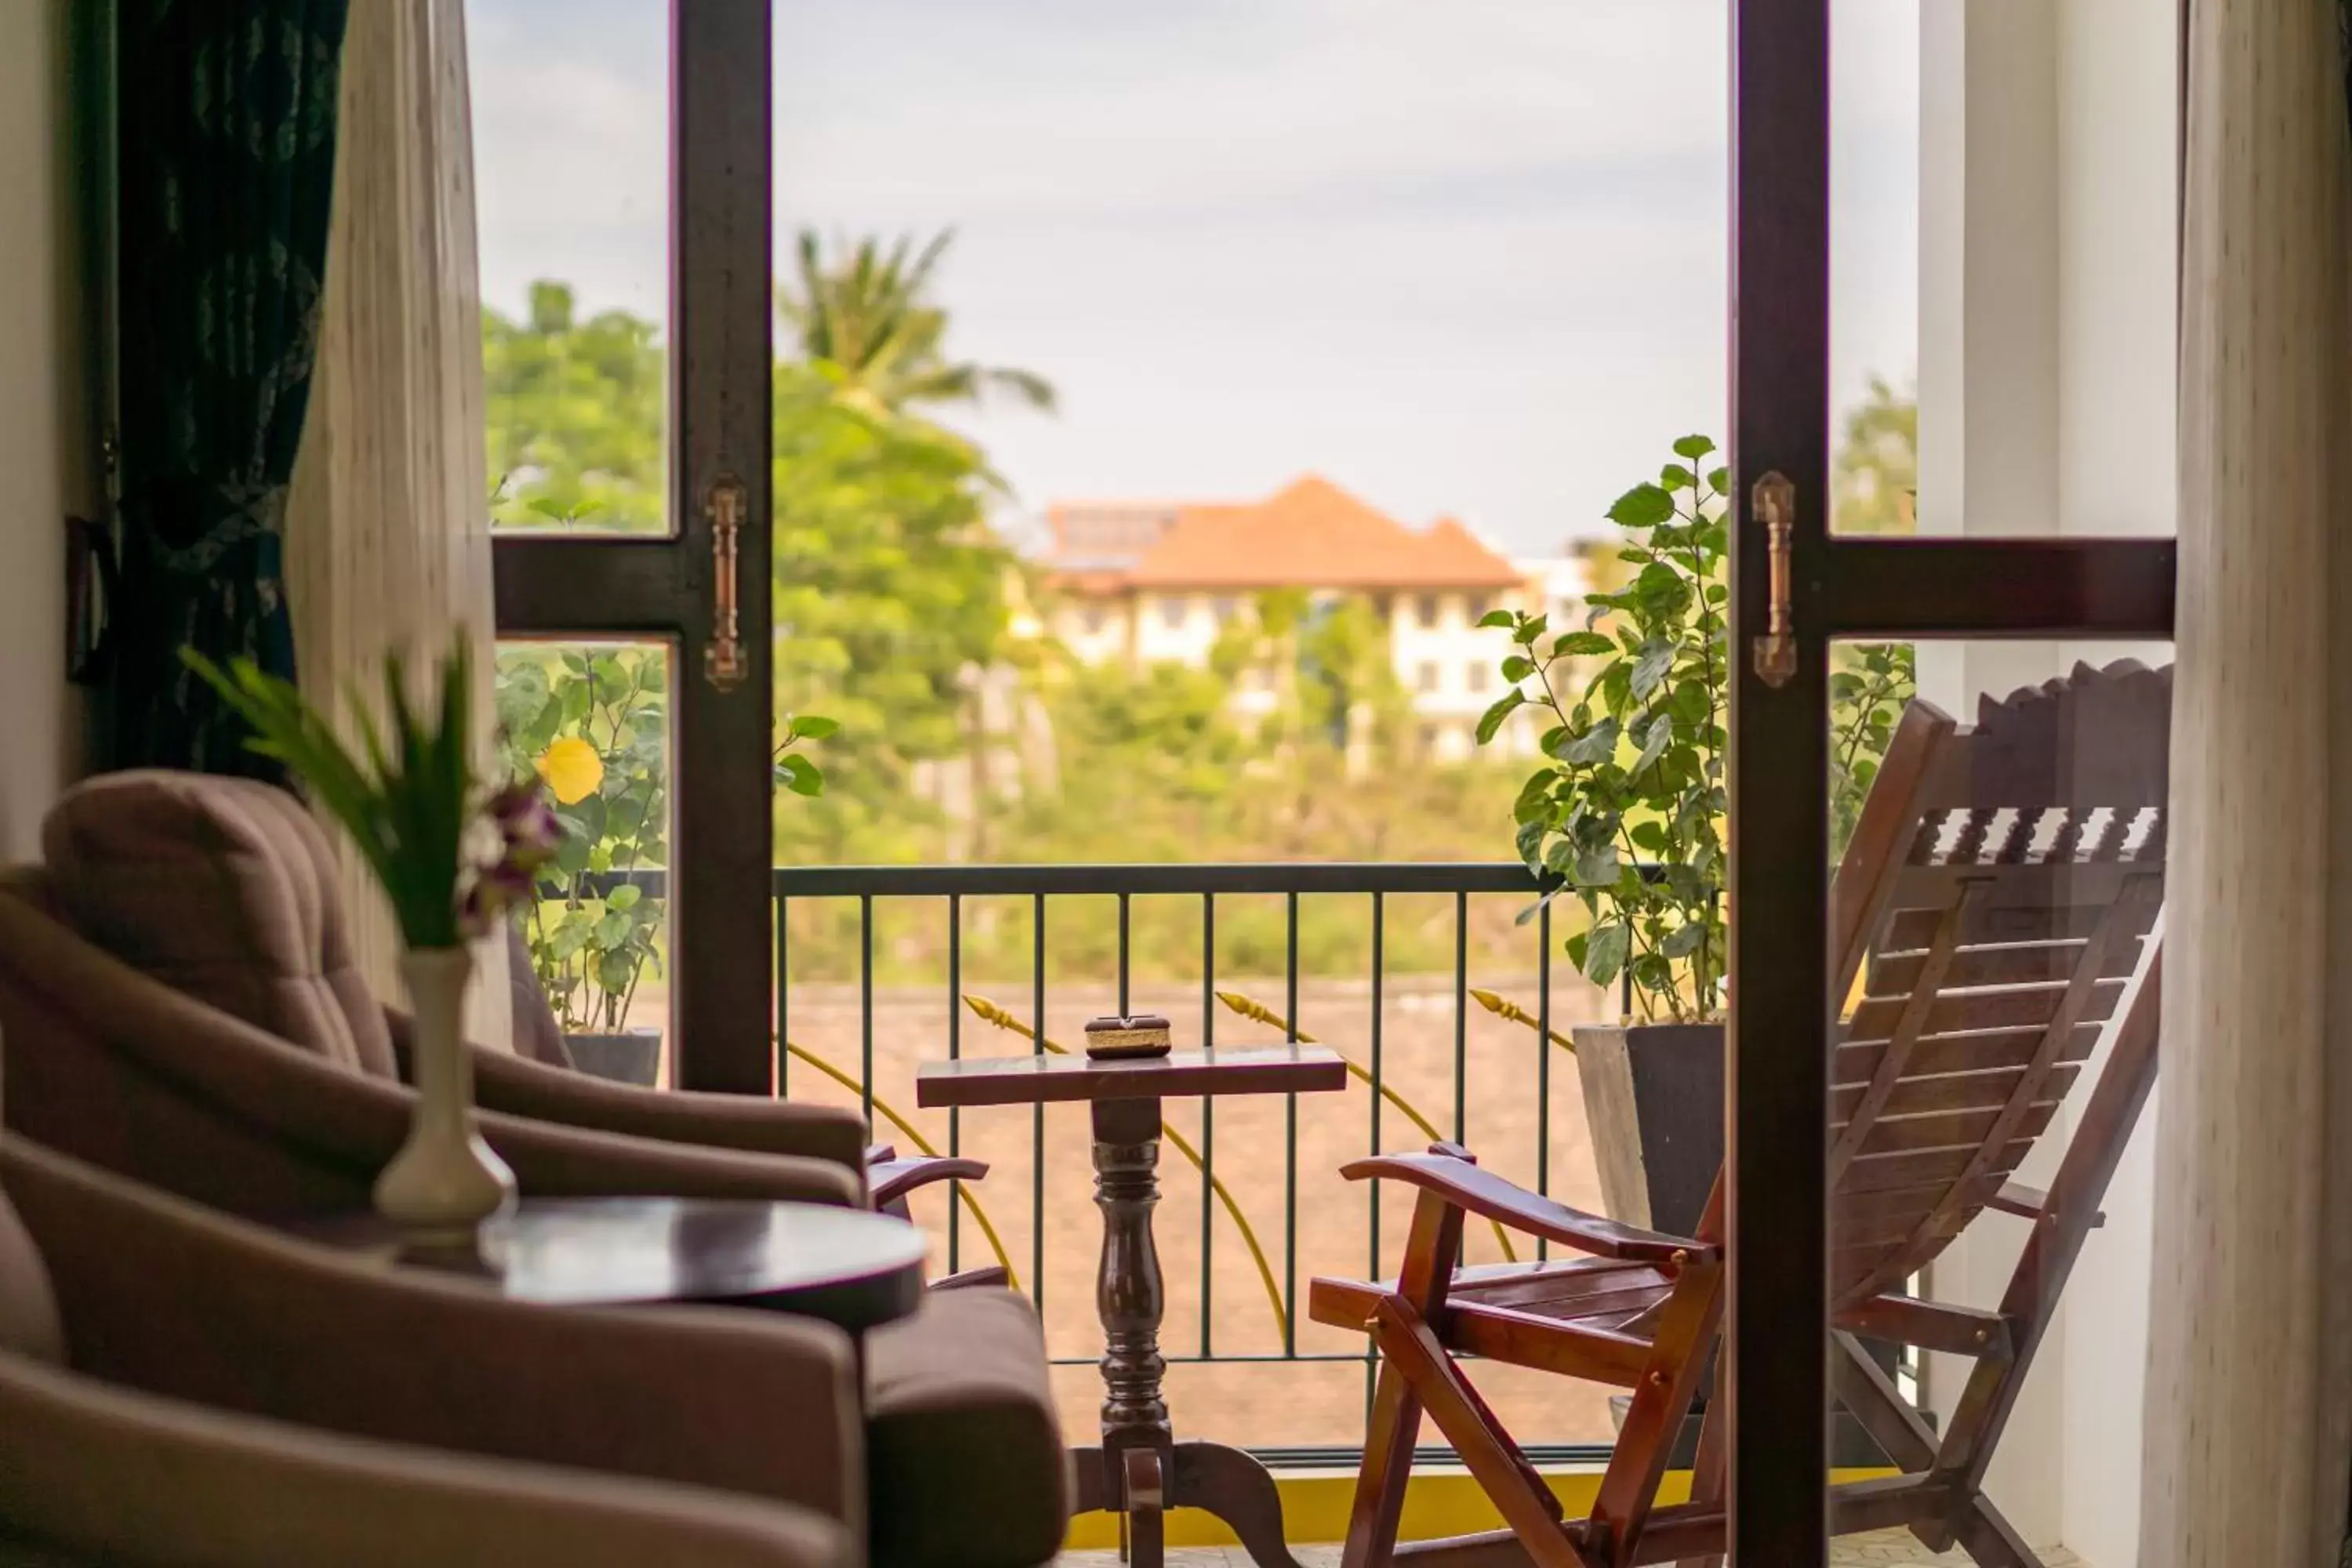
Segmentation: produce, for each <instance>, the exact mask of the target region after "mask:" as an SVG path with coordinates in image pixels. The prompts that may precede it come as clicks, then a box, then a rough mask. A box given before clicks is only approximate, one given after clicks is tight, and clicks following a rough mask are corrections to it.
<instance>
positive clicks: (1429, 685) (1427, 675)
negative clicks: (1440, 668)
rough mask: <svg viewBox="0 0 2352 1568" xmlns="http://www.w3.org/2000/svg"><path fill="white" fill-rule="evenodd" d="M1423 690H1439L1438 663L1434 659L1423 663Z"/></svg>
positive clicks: (1424, 660)
mask: <svg viewBox="0 0 2352 1568" xmlns="http://www.w3.org/2000/svg"><path fill="white" fill-rule="evenodd" d="M1421 689H1423V691H1434V690H1436V689H1437V661H1436V660H1435V659H1433V658H1425V659H1423V660H1422V661H1421Z"/></svg>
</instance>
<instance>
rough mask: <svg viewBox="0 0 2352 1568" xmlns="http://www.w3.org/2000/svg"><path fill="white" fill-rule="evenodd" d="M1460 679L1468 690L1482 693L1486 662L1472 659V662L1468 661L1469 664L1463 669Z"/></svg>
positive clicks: (1484, 683) (1484, 686) (1484, 685)
mask: <svg viewBox="0 0 2352 1568" xmlns="http://www.w3.org/2000/svg"><path fill="white" fill-rule="evenodd" d="M1462 679H1463V681H1464V683H1465V685H1466V686H1467V687H1468V688H1469V689H1471V690H1472V691H1484V690H1486V661H1485V660H1484V659H1476V658H1474V659H1472V660H1471V661H1470V663H1469V666H1468V668H1465V670H1464V671H1463V675H1462Z"/></svg>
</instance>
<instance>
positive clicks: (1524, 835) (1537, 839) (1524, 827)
mask: <svg viewBox="0 0 2352 1568" xmlns="http://www.w3.org/2000/svg"><path fill="white" fill-rule="evenodd" d="M1546 831H1547V829H1546V828H1545V826H1544V825H1543V823H1542V821H1541V820H1538V821H1534V822H1522V823H1521V824H1519V830H1518V832H1517V834H1515V835H1514V836H1513V842H1514V843H1515V844H1516V845H1517V848H1518V851H1519V863H1520V864H1521V865H1523V866H1525V867H1526V868H1528V870H1530V871H1540V870H1542V869H1543V841H1544V834H1545V832H1546Z"/></svg>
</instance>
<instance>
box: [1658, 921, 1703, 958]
mask: <svg viewBox="0 0 2352 1568" xmlns="http://www.w3.org/2000/svg"><path fill="white" fill-rule="evenodd" d="M1705 943H1706V926H1704V925H1702V924H1700V923H1698V922H1697V921H1692V922H1691V923H1689V924H1687V925H1682V926H1677V927H1675V929H1674V930H1673V931H1668V932H1667V933H1666V940H1665V941H1664V942H1660V943H1659V944H1658V952H1660V953H1661V954H1663V955H1664V956H1665V957H1667V958H1688V957H1689V956H1690V955H1691V954H1692V953H1694V952H1697V951H1698V950H1699V948H1700V947H1701V946H1702V945H1704V944H1705Z"/></svg>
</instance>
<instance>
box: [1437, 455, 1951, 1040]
mask: <svg viewBox="0 0 2352 1568" xmlns="http://www.w3.org/2000/svg"><path fill="white" fill-rule="evenodd" d="M1714 451H1715V443H1714V442H1713V441H1711V440H1709V439H1708V438H1707V437H1704V436H1686V437H1683V438H1682V439H1681V440H1679V441H1676V442H1675V444H1674V453H1675V459H1676V460H1675V461H1674V462H1670V463H1668V464H1666V465H1665V466H1664V468H1660V469H1659V471H1658V478H1657V479H1656V480H1655V481H1654V482H1651V483H1645V484H1640V485H1636V486H1634V487H1633V489H1630V490H1628V491H1626V492H1625V493H1624V494H1623V495H1622V496H1620V497H1619V498H1618V499H1617V501H1616V504H1615V505H1613V506H1612V507H1611V508H1610V509H1609V517H1610V521H1612V522H1614V523H1616V524H1617V526H1618V527H1619V528H1620V529H1622V531H1624V535H1625V542H1624V543H1623V545H1622V546H1621V547H1620V548H1619V550H1618V552H1617V560H1618V563H1619V564H1620V565H1622V567H1623V568H1625V569H1626V577H1625V580H1624V582H1623V584H1622V586H1619V587H1617V588H1615V589H1614V590H1612V591H1610V592H1603V593H1596V594H1593V595H1590V596H1589V597H1588V598H1587V600H1586V604H1587V605H1588V606H1589V609H1588V614H1587V616H1586V620H1585V625H1584V626H1582V627H1581V628H1580V629H1571V630H1567V631H1559V632H1555V631H1553V629H1552V628H1551V627H1550V626H1549V625H1548V624H1547V622H1546V619H1545V617H1544V616H1539V615H1534V616H1531V615H1528V614H1527V613H1525V612H1523V611H1508V610H1497V611H1496V612H1495V613H1494V614H1492V615H1489V616H1486V619H1485V621H1483V622H1482V623H1481V624H1482V625H1485V626H1503V627H1507V628H1508V630H1509V631H1510V634H1511V641H1512V643H1513V645H1514V646H1513V649H1512V652H1511V653H1510V655H1509V656H1508V657H1507V658H1505V659H1504V660H1503V677H1504V679H1506V680H1508V681H1509V682H1510V683H1511V687H1510V689H1509V690H1507V691H1506V692H1505V693H1504V694H1503V696H1502V698H1501V700H1498V701H1497V702H1496V703H1495V704H1494V706H1493V707H1491V708H1489V709H1488V710H1486V714H1485V716H1484V717H1483V718H1481V719H1480V720H1479V722H1478V731H1477V734H1478V741H1479V743H1480V744H1482V745H1484V744H1486V743H1488V742H1491V741H1493V740H1494V738H1495V737H1496V735H1497V734H1499V733H1500V732H1501V730H1502V727H1503V725H1504V724H1505V723H1506V722H1507V721H1509V720H1510V718H1511V716H1512V715H1513V714H1514V713H1515V712H1516V711H1517V710H1519V709H1521V708H1525V707H1533V708H1537V709H1538V710H1541V711H1542V713H1543V715H1544V717H1546V718H1547V719H1549V721H1550V722H1549V725H1548V727H1547V728H1546V729H1545V731H1544V732H1543V737H1542V740H1541V742H1540V749H1541V751H1542V752H1543V757H1544V761H1543V763H1542V764H1541V765H1540V766H1539V767H1538V769H1537V770H1536V771H1535V773H1532V774H1530V775H1529V776H1528V781H1527V783H1526V784H1525V786H1524V787H1522V788H1521V790H1520V791H1519V795H1518V800H1517V805H1516V806H1515V807H1514V812H1513V815H1514V816H1515V818H1516V819H1517V823H1518V836H1517V842H1518V851H1519V857H1520V858H1521V859H1522V860H1524V861H1526V863H1527V864H1528V868H1530V869H1531V870H1534V871H1535V872H1537V873H1538V875H1545V874H1549V875H1550V876H1553V877H1556V878H1558V879H1559V887H1558V888H1557V889H1554V890H1553V891H1552V892H1549V893H1547V894H1546V895H1545V896H1544V900H1543V902H1549V900H1551V899H1554V898H1557V897H1559V895H1560V894H1562V893H1567V894H1571V895H1573V896H1574V897H1575V898H1576V900H1578V901H1579V902H1580V903H1581V904H1582V905H1583V906H1584V910H1585V914H1586V920H1587V923H1586V926H1585V929H1584V930H1583V931H1578V932H1577V933H1575V934H1574V935H1572V936H1570V938H1569V939H1568V952H1569V957H1570V961H1571V962H1573V963H1575V965H1576V967H1577V968H1578V969H1579V970H1580V971H1582V972H1583V973H1584V974H1585V976H1586V977H1587V978H1588V979H1590V980H1591V981H1592V982H1593V983H1594V984H1598V985H1602V986H1606V985H1610V984H1614V983H1615V982H1617V981H1618V980H1619V979H1620V978H1621V977H1622V978H1623V979H1624V980H1625V981H1626V982H1627V985H1628V989H1629V990H1630V991H1631V993H1632V996H1633V1016H1635V1017H1637V1018H1639V1019H1641V1020H1643V1021H1644V1022H1656V1021H1659V1020H1668V1021H1672V1022H1676V1023H1689V1022H1696V1021H1699V1020H1703V1019H1707V1018H1712V1017H1714V1016H1717V1015H1718V1014H1719V1013H1720V1011H1721V1007H1722V1002H1723V984H1724V964H1725V960H1726V958H1727V955H1728V949H1727V945H1726V933H1725V928H1724V918H1723V879H1724V870H1725V862H1724V853H1725V835H1724V823H1725V816H1726V809H1727V801H1726V797H1725V791H1724V746H1725V742H1726V738H1727V737H1726V731H1725V723H1726V717H1727V699H1728V696H1729V690H1730V666H1729V663H1728V652H1727V650H1728V635H1729V617H1728V614H1727V609H1728V605H1729V602H1730V596H1731V595H1730V590H1729V586H1728V584H1727V569H1728V565H1729V550H1730V532H1729V527H1728V524H1727V519H1726V510H1727V509H1726V505H1725V502H1726V500H1727V486H1728V485H1729V483H1730V474H1729V472H1728V471H1727V470H1726V469H1724V468H1707V469H1705V470H1701V468H1699V464H1700V463H1701V462H1703V461H1704V460H1705V459H1706V458H1707V457H1708V456H1709V455H1710V454H1712V453H1713V452H1714ZM1578 682H1581V683H1582V684H1581V687H1580V688H1579V686H1578V684H1577V683H1578ZM1917 684H1918V683H1917V679H1916V668H1915V664H1914V659H1913V651H1912V649H1911V647H1909V645H1907V644H1902V643H1866V644H1855V645H1850V646H1847V647H1841V648H1840V649H1839V650H1838V651H1837V653H1836V655H1835V663H1834V666H1833V668H1832V675H1831V681H1830V701H1831V778H1830V803H1829V806H1830V814H1831V829H1832V840H1833V847H1834V849H1835V850H1836V851H1837V852H1843V848H1844V846H1845V842H1846V840H1847V839H1848V838H1849V837H1852V836H1853V825H1854V823H1855V821H1856V820H1857V819H1858V818H1859V817H1860V816H1861V812H1862V803H1863V800H1864V797H1866V796H1867V795H1869V793H1870V785H1871V782H1872V781H1873V780H1874V779H1875V778H1876V777H1877V776H1878V764H1879V761H1880V759H1881V758H1883V757H1884V756H1885V753H1886V746H1887V742H1889V741H1890V740H1891V739H1892V738H1893V736H1894V732H1895V724H1896V723H1897V722H1898V721H1900V719H1901V717H1902V713H1903V706H1904V704H1905V703H1906V702H1908V701H1909V700H1911V697H1912V695H1913V693H1914V692H1915V691H1916V689H1917ZM1541 907H1542V903H1541V902H1539V903H1538V905H1537V906H1536V908H1537V909H1540V908H1541ZM1534 913H1535V910H1533V909H1531V910H1528V911H1527V912H1526V913H1525V914H1523V915H1522V916H1521V917H1520V918H1521V920H1522V921H1526V920H1528V919H1529V918H1532V916H1533V915H1534Z"/></svg>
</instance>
